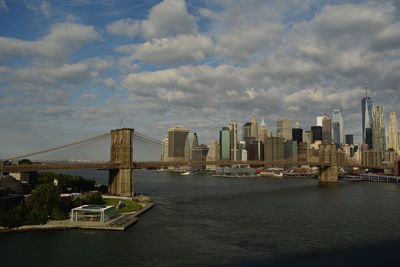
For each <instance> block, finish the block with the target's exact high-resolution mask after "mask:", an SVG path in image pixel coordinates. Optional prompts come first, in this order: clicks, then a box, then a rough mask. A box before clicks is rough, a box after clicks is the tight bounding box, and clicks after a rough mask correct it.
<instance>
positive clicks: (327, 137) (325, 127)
mask: <svg viewBox="0 0 400 267" xmlns="http://www.w3.org/2000/svg"><path fill="white" fill-rule="evenodd" d="M322 142H324V143H327V144H332V128H331V118H329V117H328V116H326V115H325V116H324V118H323V119H322Z"/></svg>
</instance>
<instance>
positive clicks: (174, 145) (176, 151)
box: [168, 127, 189, 161]
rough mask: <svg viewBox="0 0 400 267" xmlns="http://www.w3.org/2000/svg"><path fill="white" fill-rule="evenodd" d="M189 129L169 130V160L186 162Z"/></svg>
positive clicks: (176, 128)
mask: <svg viewBox="0 0 400 267" xmlns="http://www.w3.org/2000/svg"><path fill="white" fill-rule="evenodd" d="M188 134H189V129H185V128H183V127H175V128H170V129H168V158H169V160H170V161H184V160H185V144H186V137H187V136H188Z"/></svg>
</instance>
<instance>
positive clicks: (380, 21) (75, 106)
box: [0, 0, 400, 158]
mask: <svg viewBox="0 0 400 267" xmlns="http://www.w3.org/2000/svg"><path fill="white" fill-rule="evenodd" d="M399 15H400V1H397V0H393V1H391V0H370V1H340V0H331V1H328V0H326V1H321V0H285V1H281V0H275V1H273V0H270V1H261V0H260V1H253V0H242V1H241V0H237V1H236V0H235V1H234V0H220V1H207V0H205V1H194V0H193V1H189V0H188V1H184V0H164V1H156V0H147V1H130V0H124V1H123V0H97V1H90V0H69V1H36V0H29V1H28V0H0V158H6V157H11V156H14V155H19V154H24V153H27V152H31V151H37V150H41V149H45V148H48V147H53V146H57V145H63V144H67V143H71V142H73V141H76V140H80V139H84V138H87V137H90V136H94V135H98V134H101V133H105V132H108V131H110V130H111V129H115V128H119V127H120V124H121V121H123V124H122V126H123V127H131V128H134V129H136V130H137V131H139V132H141V133H144V134H147V135H149V136H152V137H154V138H156V139H159V140H161V139H162V138H163V136H164V135H165V134H166V133H167V129H168V128H170V127H174V126H177V125H182V126H184V127H186V128H189V129H191V130H192V131H194V132H197V133H198V136H199V140H200V142H203V143H208V144H209V143H210V142H211V140H212V139H218V134H219V133H218V131H219V130H220V129H221V127H223V126H226V125H228V123H229V121H230V120H232V119H233V120H236V121H237V122H238V124H239V126H241V125H243V124H244V123H245V122H246V121H249V120H250V118H251V117H252V116H253V115H255V116H256V117H257V119H258V121H259V122H260V121H261V119H262V118H264V119H265V121H266V123H267V125H268V128H269V129H270V130H272V131H275V129H276V120H277V119H278V118H280V117H289V118H290V119H291V120H292V123H293V125H294V124H295V122H297V121H298V122H300V123H301V125H302V128H304V129H305V130H308V129H309V128H310V127H311V126H312V125H315V123H316V122H315V117H316V116H318V115H322V114H324V113H326V114H328V115H330V116H332V111H333V109H335V108H342V109H343V115H344V124H345V125H344V126H345V132H346V134H354V135H355V138H356V141H360V140H361V138H360V136H361V103H360V102H361V98H362V97H363V96H364V94H365V92H364V88H363V87H364V86H363V84H364V83H366V84H367V86H368V90H369V95H370V96H371V98H372V101H373V104H374V105H382V106H383V107H384V110H385V117H386V120H387V118H388V113H389V112H391V111H394V112H397V113H399V105H398V103H399V100H400V96H399V95H400V94H399V92H400V60H399V59H400V17H399ZM240 128H241V127H240Z"/></svg>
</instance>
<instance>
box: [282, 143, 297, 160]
mask: <svg viewBox="0 0 400 267" xmlns="http://www.w3.org/2000/svg"><path fill="white" fill-rule="evenodd" d="M297 147H298V146H297V142H296V141H295V140H293V141H292V140H286V141H285V142H284V143H283V150H284V152H283V157H284V159H285V160H286V161H297Z"/></svg>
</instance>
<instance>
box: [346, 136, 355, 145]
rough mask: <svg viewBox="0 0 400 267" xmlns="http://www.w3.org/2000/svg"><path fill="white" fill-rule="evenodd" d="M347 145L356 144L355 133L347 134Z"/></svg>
mask: <svg viewBox="0 0 400 267" xmlns="http://www.w3.org/2000/svg"><path fill="white" fill-rule="evenodd" d="M346 145H354V135H352V134H346Z"/></svg>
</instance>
